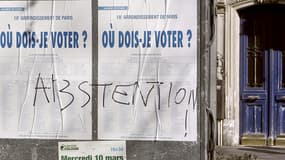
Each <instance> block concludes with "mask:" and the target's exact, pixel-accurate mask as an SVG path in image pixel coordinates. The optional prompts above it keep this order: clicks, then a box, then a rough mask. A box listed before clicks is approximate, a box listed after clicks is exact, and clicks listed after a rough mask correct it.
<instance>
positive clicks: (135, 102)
mask: <svg viewBox="0 0 285 160" xmlns="http://www.w3.org/2000/svg"><path fill="white" fill-rule="evenodd" d="M46 79H48V80H46ZM59 83H60V84H61V86H62V87H58V86H59V85H58V84H59ZM191 85H192V84H188V83H186V82H161V81H145V82H140V81H135V82H129V83H122V82H120V83H118V82H110V83H96V84H92V83H90V82H88V81H80V82H77V83H75V82H73V81H72V82H71V81H70V80H66V79H62V80H58V79H56V78H55V76H54V75H53V74H52V75H51V76H50V77H49V78H46V77H45V78H43V77H42V75H41V74H40V73H39V74H38V76H37V79H36V83H35V87H34V93H35V94H34V99H33V106H34V107H36V106H38V105H42V104H41V103H44V102H43V101H41V103H39V102H38V103H37V99H38V98H39V95H41V96H43V97H41V99H44V101H46V103H55V102H56V101H57V98H56V97H59V95H63V96H65V97H66V99H67V100H65V102H64V104H63V105H62V106H61V107H60V110H61V112H63V111H65V110H66V109H68V108H70V107H80V108H84V107H85V106H87V105H88V104H89V103H91V93H90V91H91V87H95V88H97V89H98V93H97V96H96V97H98V98H99V100H98V106H99V107H102V108H103V109H104V108H107V107H114V106H122V107H123V106H125V107H129V108H134V107H135V106H136V107H143V108H146V109H147V108H149V107H151V108H153V107H155V108H156V109H155V111H157V110H158V111H159V110H162V109H164V110H166V109H171V108H173V107H179V109H180V110H181V109H184V111H185V114H184V117H183V118H184V128H185V135H184V137H186V136H187V135H188V121H189V112H190V111H191V110H192V111H195V110H196V106H197V91H196V88H195V89H193V88H190V87H189V86H191ZM40 93H41V94H40ZM79 95H80V96H81V97H80V98H81V99H82V97H83V99H84V100H83V101H82V102H80V103H82V104H78V103H74V102H75V101H76V99H79V97H78V96H79ZM58 101H59V100H58ZM99 102H100V104H99Z"/></svg>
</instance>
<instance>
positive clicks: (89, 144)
mask: <svg viewBox="0 0 285 160" xmlns="http://www.w3.org/2000/svg"><path fill="white" fill-rule="evenodd" d="M58 159H59V160H126V159H127V158H126V142H125V141H86V142H59V143H58Z"/></svg>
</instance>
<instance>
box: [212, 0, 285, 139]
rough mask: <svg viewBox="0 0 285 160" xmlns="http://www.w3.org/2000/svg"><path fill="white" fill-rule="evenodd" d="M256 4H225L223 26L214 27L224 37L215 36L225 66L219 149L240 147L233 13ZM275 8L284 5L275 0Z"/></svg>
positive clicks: (244, 0) (253, 0)
mask: <svg viewBox="0 0 285 160" xmlns="http://www.w3.org/2000/svg"><path fill="white" fill-rule="evenodd" d="M262 2H264V1H262ZM265 2H267V1H265ZM267 3H269V2H267ZM258 4H259V2H257V0H235V1H229V0H227V1H226V2H225V13H224V19H223V21H224V22H219V21H217V23H218V24H219V23H224V26H223V27H224V36H223V37H221V36H217V42H222V43H221V44H220V45H217V50H219V51H220V50H223V51H224V53H223V55H224V62H225V64H224V68H225V71H224V75H225V86H224V87H225V119H224V120H223V121H222V131H221V133H219V134H221V135H222V144H223V145H239V144H240V127H241V124H240V119H239V118H240V97H239V96H240V78H239V77H240V75H239V74H240V61H239V59H240V37H239V36H240V35H239V31H240V18H239V15H238V12H237V11H238V10H239V9H242V8H246V7H249V6H254V5H258ZM275 4H283V5H284V4H285V0H279V1H278V2H275ZM217 30H219V28H218V29H217ZM272 138H273V137H272Z"/></svg>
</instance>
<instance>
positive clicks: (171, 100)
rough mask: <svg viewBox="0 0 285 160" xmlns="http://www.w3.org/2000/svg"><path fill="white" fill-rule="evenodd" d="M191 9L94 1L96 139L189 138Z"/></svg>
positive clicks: (183, 4) (140, 1) (158, 2)
mask: <svg viewBox="0 0 285 160" xmlns="http://www.w3.org/2000/svg"><path fill="white" fill-rule="evenodd" d="M197 8H198V7H197V0H178V1H177V0H155V1H150V0H136V1H129V0H113V1H105V0H99V2H98V16H99V18H98V23H99V28H98V45H99V56H98V57H99V58H98V63H99V64H98V68H99V70H98V84H94V85H96V87H98V116H99V117H98V137H99V139H107V140H108V139H116V140H165V141H197V65H198V64H197V19H198V17H197Z"/></svg>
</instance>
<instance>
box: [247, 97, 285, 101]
mask: <svg viewBox="0 0 285 160" xmlns="http://www.w3.org/2000/svg"><path fill="white" fill-rule="evenodd" d="M247 99H248V100H250V101H255V100H258V99H260V97H259V96H247ZM284 100H285V96H284Z"/></svg>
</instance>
